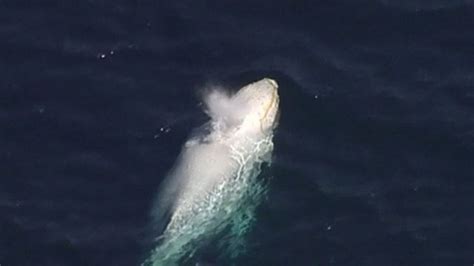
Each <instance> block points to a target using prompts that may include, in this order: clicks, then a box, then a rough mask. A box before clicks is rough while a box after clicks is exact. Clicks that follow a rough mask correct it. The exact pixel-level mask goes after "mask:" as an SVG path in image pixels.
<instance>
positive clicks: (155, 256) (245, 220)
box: [142, 78, 279, 266]
mask: <svg viewBox="0 0 474 266" xmlns="http://www.w3.org/2000/svg"><path fill="white" fill-rule="evenodd" d="M277 88H278V85H277V83H276V82H275V81H274V80H272V79H269V78H264V79H262V80H260V81H257V82H254V83H251V84H249V85H247V86H245V87H243V88H241V89H240V90H238V91H237V92H236V93H234V94H229V93H225V92H222V91H219V90H214V91H210V92H209V93H208V94H207V96H206V97H205V99H204V102H205V104H206V110H205V111H206V113H207V114H208V115H209V117H210V118H211V120H210V122H209V123H208V124H206V125H205V128H206V129H207V133H206V134H202V133H201V134H198V135H196V136H193V137H191V138H190V139H189V140H188V141H187V142H186V143H185V144H184V145H183V148H182V151H181V154H180V156H179V158H178V159H177V161H176V163H175V165H174V167H173V168H172V170H171V171H170V173H169V174H168V176H167V177H166V178H165V180H164V181H163V183H162V184H161V187H160V190H159V193H158V197H157V200H156V202H155V204H154V207H153V210H152V218H153V219H152V223H153V224H154V225H156V228H157V230H158V231H159V234H158V236H157V237H156V246H155V247H153V249H152V251H151V252H150V255H149V257H148V258H147V259H146V260H145V262H144V263H143V264H142V265H146V266H162V265H186V264H188V263H191V262H192V260H196V256H197V254H199V251H200V249H201V248H202V247H203V246H205V245H206V244H208V243H209V242H210V241H213V239H216V238H219V239H220V241H218V242H213V245H215V246H218V248H222V250H225V252H224V253H226V254H228V255H229V257H235V256H238V254H239V253H240V252H242V250H243V249H245V247H244V236H245V234H246V233H247V232H248V230H249V229H250V226H251V224H252V222H253V221H254V220H255V209H256V207H257V205H258V203H259V202H260V201H261V199H262V197H263V196H264V194H265V190H266V186H265V182H263V181H262V180H261V179H259V178H257V177H258V175H259V174H260V172H261V168H262V165H263V164H264V163H270V161H271V154H272V151H273V142H272V138H273V132H274V129H275V128H276V125H277V117H278V106H279V96H278V91H277Z"/></svg>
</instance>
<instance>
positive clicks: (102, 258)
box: [0, 0, 474, 266]
mask: <svg viewBox="0 0 474 266" xmlns="http://www.w3.org/2000/svg"><path fill="white" fill-rule="evenodd" d="M473 29H474V3H473V1H470V0H449V1H448V0H431V1H428V0H411V1H408V0H403V1H395V0H370V1H369V0H361V1H348V0H324V1H305V0H299V1H279V0H274V1H246V0H244V1H191V0H186V1H166V2H165V1H158V0H154V1H151V0H115V1H112V0H84V1H53V0H42V1H40V0H36V1H35V0H1V1H0V70H1V72H0V73H1V78H0V265H2V266H43V265H44V266H56V265H58V266H62V265H64V266H68V265H81V266H82V265H91V266H94V265H101V266H102V265H113V266H122V265H124V266H126V265H139V264H140V263H141V262H142V261H143V259H144V258H145V256H146V254H147V251H148V250H147V247H148V246H149V242H150V236H149V235H148V232H149V230H148V227H149V226H150V225H149V221H150V219H149V212H150V209H151V207H152V203H153V199H154V198H155V196H156V192H157V188H158V186H159V184H160V182H161V180H162V179H163V178H164V176H165V175H166V173H167V171H168V170H169V168H170V167H171V166H172V165H173V162H174V160H175V158H176V156H177V155H178V153H179V150H180V148H181V145H182V143H184V141H185V140H186V138H187V136H188V135H189V134H190V132H191V130H192V129H193V128H194V127H196V126H199V125H200V124H202V123H203V122H205V121H206V119H207V118H206V116H205V114H204V113H203V112H202V108H201V99H200V96H199V95H200V91H202V89H203V88H206V87H208V86H211V85H221V86H224V87H227V88H231V89H232V88H233V89H235V88H238V87H239V86H242V85H244V84H247V83H249V82H251V81H254V80H257V79H260V78H262V77H272V78H274V79H275V80H277V81H278V82H279V84H280V89H279V94H280V98H281V103H280V105H281V118H280V125H279V128H278V130H277V132H276V135H275V139H274V143H275V153H274V160H273V164H272V166H271V169H269V171H270V173H271V176H272V178H271V180H270V181H269V184H268V185H269V188H268V199H267V200H266V201H265V202H264V203H263V204H262V205H261V206H260V207H259V209H258V210H257V221H256V223H255V224H254V227H253V230H252V231H251V232H250V234H249V235H248V243H249V244H248V253H246V254H245V255H243V256H241V257H240V258H239V260H238V261H235V263H236V264H237V265H282V266H284V265H298V266H299V265H302V266H303V265H344V266H350V265H378V266H379V265H387V266H392V265H393V266H395V265H417V266H419V265H430V266H435V265H472V264H473V263H474V255H473V254H474V253H473V251H474V222H473V221H474V212H473V209H474V196H473V189H474V181H473V180H474V176H473V175H474V165H473V163H474V30H473ZM209 262H210V263H212V258H210V261H209Z"/></svg>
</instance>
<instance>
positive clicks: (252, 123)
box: [233, 78, 280, 133]
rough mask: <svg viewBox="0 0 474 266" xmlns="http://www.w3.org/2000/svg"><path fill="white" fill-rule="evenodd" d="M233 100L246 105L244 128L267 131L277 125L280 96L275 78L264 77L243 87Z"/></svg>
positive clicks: (242, 125) (242, 126)
mask: <svg viewBox="0 0 474 266" xmlns="http://www.w3.org/2000/svg"><path fill="white" fill-rule="evenodd" d="M233 100H234V101H236V102H238V103H241V104H242V106H245V107H244V108H243V109H244V110H245V114H244V118H243V120H242V124H241V125H240V127H241V128H242V129H244V130H246V131H259V132H263V133H267V132H269V131H271V130H273V129H274V128H275V127H276V125H277V123H278V121H277V120H278V106H279V101H280V98H279V96H278V84H277V83H276V81H275V80H273V79H270V78H264V79H262V80H259V81H257V82H254V83H251V84H249V85H247V86H245V87H243V88H241V89H240V90H239V91H238V92H237V93H236V94H235V95H234V96H233Z"/></svg>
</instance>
